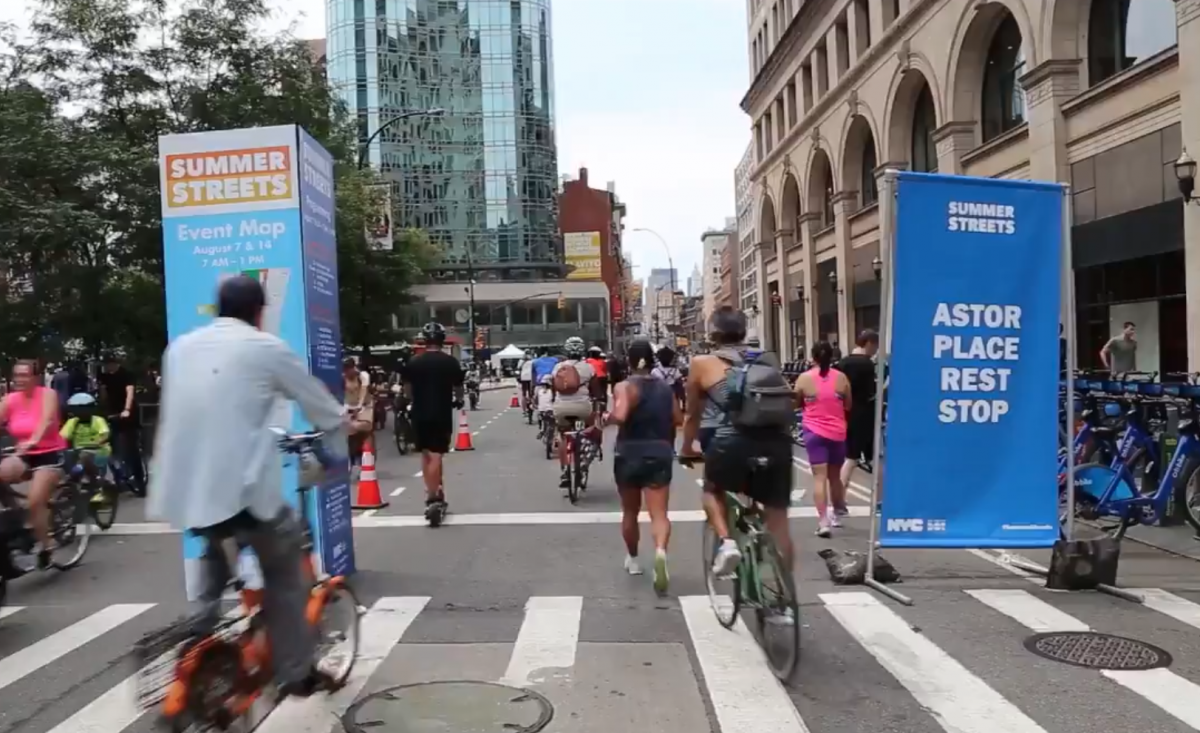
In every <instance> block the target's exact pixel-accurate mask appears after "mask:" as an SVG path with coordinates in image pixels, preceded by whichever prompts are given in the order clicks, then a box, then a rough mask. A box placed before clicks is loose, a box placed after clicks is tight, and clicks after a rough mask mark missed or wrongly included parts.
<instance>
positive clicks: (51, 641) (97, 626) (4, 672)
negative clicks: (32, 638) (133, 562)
mask: <svg viewBox="0 0 1200 733" xmlns="http://www.w3.org/2000/svg"><path fill="white" fill-rule="evenodd" d="M151 608H154V604H153V603H117V604H114V605H111V606H108V607H107V608H104V609H103V610H100V611H97V612H96V613H93V614H92V615H91V616H88V617H87V618H85V619H83V620H82V621H77V622H75V623H73V624H71V625H70V626H68V627H67V628H65V629H63V630H62V631H59V632H57V633H55V634H51V635H50V636H47V637H46V638H45V639H42V640H41V641H38V642H35V643H33V644H30V645H29V646H27V647H25V648H24V649H22V650H20V651H18V652H15V653H13V654H10V655H9V656H7V657H5V658H4V664H0V689H4V688H5V687H8V686H9V685H11V684H12V683H14V682H16V681H18V680H20V679H21V678H22V677H24V676H25V675H27V674H30V673H32V672H36V671H37V670H39V669H41V668H42V667H45V666H46V665H47V664H50V663H51V662H53V661H55V660H57V659H59V658H61V657H64V656H66V655H67V654H70V653H71V652H73V651H75V650H76V649H78V648H79V647H81V646H83V645H84V644H87V643H88V642H89V641H92V640H93V639H97V638H99V637H100V636H102V635H103V634H105V633H106V632H108V631H111V630H112V629H115V628H116V627H118V626H120V625H121V624H123V623H125V622H126V621H129V620H130V619H132V618H134V617H136V616H138V615H139V614H141V613H144V612H146V611H148V610H150V609H151Z"/></svg>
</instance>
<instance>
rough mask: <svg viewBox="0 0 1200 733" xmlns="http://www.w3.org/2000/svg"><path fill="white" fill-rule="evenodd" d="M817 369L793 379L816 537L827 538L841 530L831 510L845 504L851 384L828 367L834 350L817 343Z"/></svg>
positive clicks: (823, 343) (814, 358)
mask: <svg viewBox="0 0 1200 733" xmlns="http://www.w3.org/2000/svg"><path fill="white" fill-rule="evenodd" d="M812 357H813V361H814V362H816V366H815V367H813V368H812V369H810V370H808V371H807V372H805V373H803V374H801V375H800V376H799V377H798V378H797V379H796V399H797V401H799V402H800V404H801V405H802V406H803V408H804V448H805V450H806V451H807V452H808V461H809V463H810V464H812V472H813V501H814V503H815V504H816V505H817V517H818V519H817V523H818V524H817V536H818V537H828V536H829V535H830V527H837V526H840V524H839V522H838V519H837V514H836V513H835V512H834V510H833V508H832V507H830V503H832V505H833V507H843V506H845V504H846V487H845V485H844V484H843V483H842V477H841V471H842V464H843V463H845V461H846V415H847V413H849V412H850V407H851V404H850V380H849V379H847V378H846V375H845V374H842V373H841V372H839V371H838V370H837V369H834V368H833V367H832V366H831V365H832V363H833V347H832V346H830V345H829V342H827V341H821V342H818V343H817V345H816V346H814V347H813V350H812Z"/></svg>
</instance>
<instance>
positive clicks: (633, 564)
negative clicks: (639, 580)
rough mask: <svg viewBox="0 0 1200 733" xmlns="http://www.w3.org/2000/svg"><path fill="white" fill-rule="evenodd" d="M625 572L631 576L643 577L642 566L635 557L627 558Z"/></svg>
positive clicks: (629, 556) (627, 556) (628, 556)
mask: <svg viewBox="0 0 1200 733" xmlns="http://www.w3.org/2000/svg"><path fill="white" fill-rule="evenodd" d="M625 572H627V573H629V574H630V575H641V574H642V566H641V565H639V564H638V560H637V558H636V557H634V556H633V555H626V556H625Z"/></svg>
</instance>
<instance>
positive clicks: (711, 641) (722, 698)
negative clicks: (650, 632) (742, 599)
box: [679, 596, 809, 733]
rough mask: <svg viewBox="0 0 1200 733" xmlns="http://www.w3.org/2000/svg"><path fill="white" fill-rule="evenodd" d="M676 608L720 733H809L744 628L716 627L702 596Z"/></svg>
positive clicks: (684, 599) (684, 600) (689, 598)
mask: <svg viewBox="0 0 1200 733" xmlns="http://www.w3.org/2000/svg"><path fill="white" fill-rule="evenodd" d="M679 607H680V609H681V610H682V611H683V618H684V620H685V621H686V622H687V628H688V635H689V636H691V639H692V645H693V646H694V647H695V650H696V659H697V660H699V662H700V670H701V671H702V672H703V673H704V685H705V687H707V688H708V694H709V699H710V700H711V701H712V706H713V713H714V714H715V715H716V718H717V725H718V726H719V728H720V730H721V733H763V731H771V733H809V729H808V726H806V725H805V724H804V721H803V720H801V718H800V713H798V712H797V711H796V707H795V706H794V705H793V704H792V701H791V699H790V698H789V697H788V694H787V691H786V690H784V689H783V686H782V685H780V684H779V680H777V679H775V675H773V674H771V671H770V670H769V669H768V668H767V665H766V660H765V659H764V658H763V655H762V651H761V650H760V649H759V646H758V642H756V641H755V640H754V637H753V636H752V635H751V634H750V630H749V629H747V628H746V626H745V624H743V623H742V622H741V621H738V622H737V624H736V625H735V626H734V627H733V628H732V629H725V628H724V627H722V626H721V625H720V624H719V623H717V619H716V616H714V615H713V611H712V608H711V606H710V605H709V602H708V597H707V596H683V597H681V598H680V599H679Z"/></svg>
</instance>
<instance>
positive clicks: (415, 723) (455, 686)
mask: <svg viewBox="0 0 1200 733" xmlns="http://www.w3.org/2000/svg"><path fill="white" fill-rule="evenodd" d="M553 717H554V706H553V705H551V704H550V701H549V700H547V699H546V698H545V697H543V696H541V695H539V694H538V693H536V692H534V691H533V690H525V689H522V688H520V687H509V686H508V685H500V684H496V683H494V682H470V681H455V682H420V683H417V684H414V685H399V686H397V687H389V688H387V689H386V690H380V691H378V692H374V693H372V694H370V695H367V696H366V697H364V698H362V699H361V700H359V701H358V702H356V703H354V704H353V705H351V706H350V709H349V710H347V711H346V714H345V715H344V716H343V717H342V725H343V726H344V727H345V730H346V733H387V732H388V731H396V732H397V733H400V732H401V731H402V732H403V733H537V732H538V731H540V730H541V729H542V728H545V727H546V725H547V724H549V723H550V720H551V719H552V718H553Z"/></svg>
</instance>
